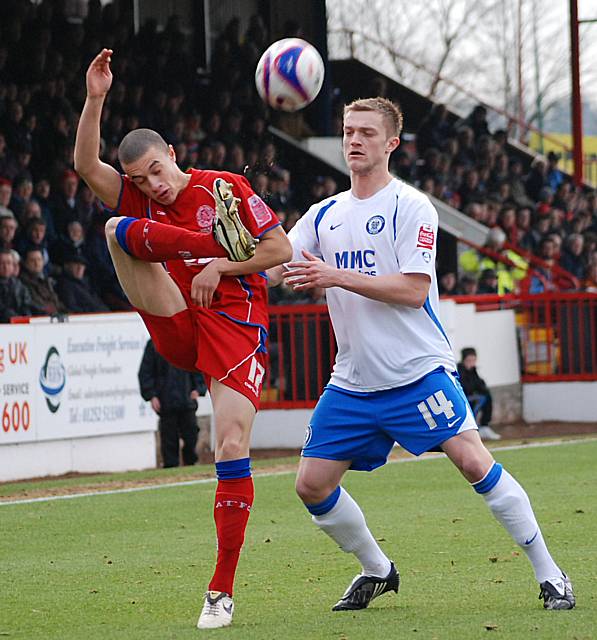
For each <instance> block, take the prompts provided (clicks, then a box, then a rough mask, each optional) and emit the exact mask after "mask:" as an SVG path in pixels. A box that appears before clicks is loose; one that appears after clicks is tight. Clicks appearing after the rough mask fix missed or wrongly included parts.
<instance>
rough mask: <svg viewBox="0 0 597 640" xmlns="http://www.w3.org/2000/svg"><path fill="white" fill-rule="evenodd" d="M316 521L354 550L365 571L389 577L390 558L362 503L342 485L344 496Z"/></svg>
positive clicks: (342, 543) (351, 551)
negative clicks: (368, 519)
mask: <svg viewBox="0 0 597 640" xmlns="http://www.w3.org/2000/svg"><path fill="white" fill-rule="evenodd" d="M312 518H313V522H314V523H315V524H316V525H317V526H318V527H319V528H320V529H322V530H323V531H325V533H327V534H328V536H330V538H332V540H334V541H336V542H337V543H338V545H339V546H340V548H341V549H342V551H345V552H346V553H353V554H354V555H355V556H356V557H357V558H358V560H359V562H360V563H361V565H362V566H363V574H364V575H366V576H375V577H377V578H385V577H386V576H387V575H388V573H389V572H390V569H391V563H390V560H389V559H388V558H387V556H386V555H385V554H384V552H383V551H382V550H381V549H380V547H379V545H378V544H377V542H376V540H375V538H374V537H373V536H372V535H371V532H370V531H369V529H368V528H367V523H366V522H365V516H364V515H363V512H362V511H361V509H360V507H359V505H358V504H357V503H356V502H355V501H354V500H353V499H352V498H351V496H350V495H349V494H348V493H347V492H346V491H345V490H344V489H343V488H342V487H340V497H339V498H338V502H336V504H335V505H334V507H333V508H332V509H331V510H330V511H328V512H327V513H325V514H323V515H321V516H312Z"/></svg>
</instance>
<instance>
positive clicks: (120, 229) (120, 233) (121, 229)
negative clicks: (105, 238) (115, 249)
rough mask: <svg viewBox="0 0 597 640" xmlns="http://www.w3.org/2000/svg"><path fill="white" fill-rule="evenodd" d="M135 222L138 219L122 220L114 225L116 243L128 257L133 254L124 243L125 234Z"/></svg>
mask: <svg viewBox="0 0 597 640" xmlns="http://www.w3.org/2000/svg"><path fill="white" fill-rule="evenodd" d="M135 220H138V218H123V219H122V220H121V221H120V222H119V223H118V224H117V225H116V242H118V244H119V245H120V246H121V248H122V250H123V251H125V252H126V253H128V254H129V256H131V255H133V254H132V253H131V252H130V251H129V246H128V244H127V243H126V232H127V231H128V228H129V227H130V226H131V225H132V224H133V222H135Z"/></svg>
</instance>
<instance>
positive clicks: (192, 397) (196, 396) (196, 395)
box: [191, 389, 199, 400]
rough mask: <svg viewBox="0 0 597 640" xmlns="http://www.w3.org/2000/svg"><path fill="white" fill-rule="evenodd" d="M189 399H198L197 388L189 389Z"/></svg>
mask: <svg viewBox="0 0 597 640" xmlns="http://www.w3.org/2000/svg"><path fill="white" fill-rule="evenodd" d="M191 400H199V391H197V389H193V390H192V391H191Z"/></svg>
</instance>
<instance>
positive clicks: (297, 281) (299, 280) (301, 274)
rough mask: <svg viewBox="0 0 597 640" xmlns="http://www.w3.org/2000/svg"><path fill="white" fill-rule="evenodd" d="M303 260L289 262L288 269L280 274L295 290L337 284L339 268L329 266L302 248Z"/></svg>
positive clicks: (334, 285)
mask: <svg viewBox="0 0 597 640" xmlns="http://www.w3.org/2000/svg"><path fill="white" fill-rule="evenodd" d="M302 254H303V256H305V258H306V261H305V262H298V261H297V262H289V263H288V269H289V270H288V271H286V272H285V273H284V274H282V277H283V278H284V280H285V282H286V284H287V285H288V286H290V287H292V288H293V289H295V290H299V291H300V290H304V289H316V288H321V289H328V288H329V287H337V286H338V285H339V275H340V270H339V269H336V268H335V267H331V266H330V265H329V264H327V263H325V262H324V261H323V260H320V259H319V258H316V257H315V256H314V255H313V254H312V253H309V252H308V251H305V250H303V251H302Z"/></svg>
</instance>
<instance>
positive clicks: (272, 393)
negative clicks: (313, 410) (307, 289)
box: [261, 304, 336, 409]
mask: <svg viewBox="0 0 597 640" xmlns="http://www.w3.org/2000/svg"><path fill="white" fill-rule="evenodd" d="M268 352H269V366H268V372H267V377H266V380H265V383H264V385H263V392H262V394H261V406H262V408H264V409H298V408H308V407H313V406H315V403H316V402H317V400H318V398H319V396H320V395H321V392H322V390H323V387H324V386H325V385H326V384H327V382H328V380H329V377H330V373H331V371H332V367H333V366H334V360H335V358H336V341H335V338H334V332H333V330H332V323H331V321H330V317H329V314H328V308H327V306H326V305H322V304H319V305H316V304H314V305H280V306H271V307H270V334H269V346H268Z"/></svg>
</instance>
